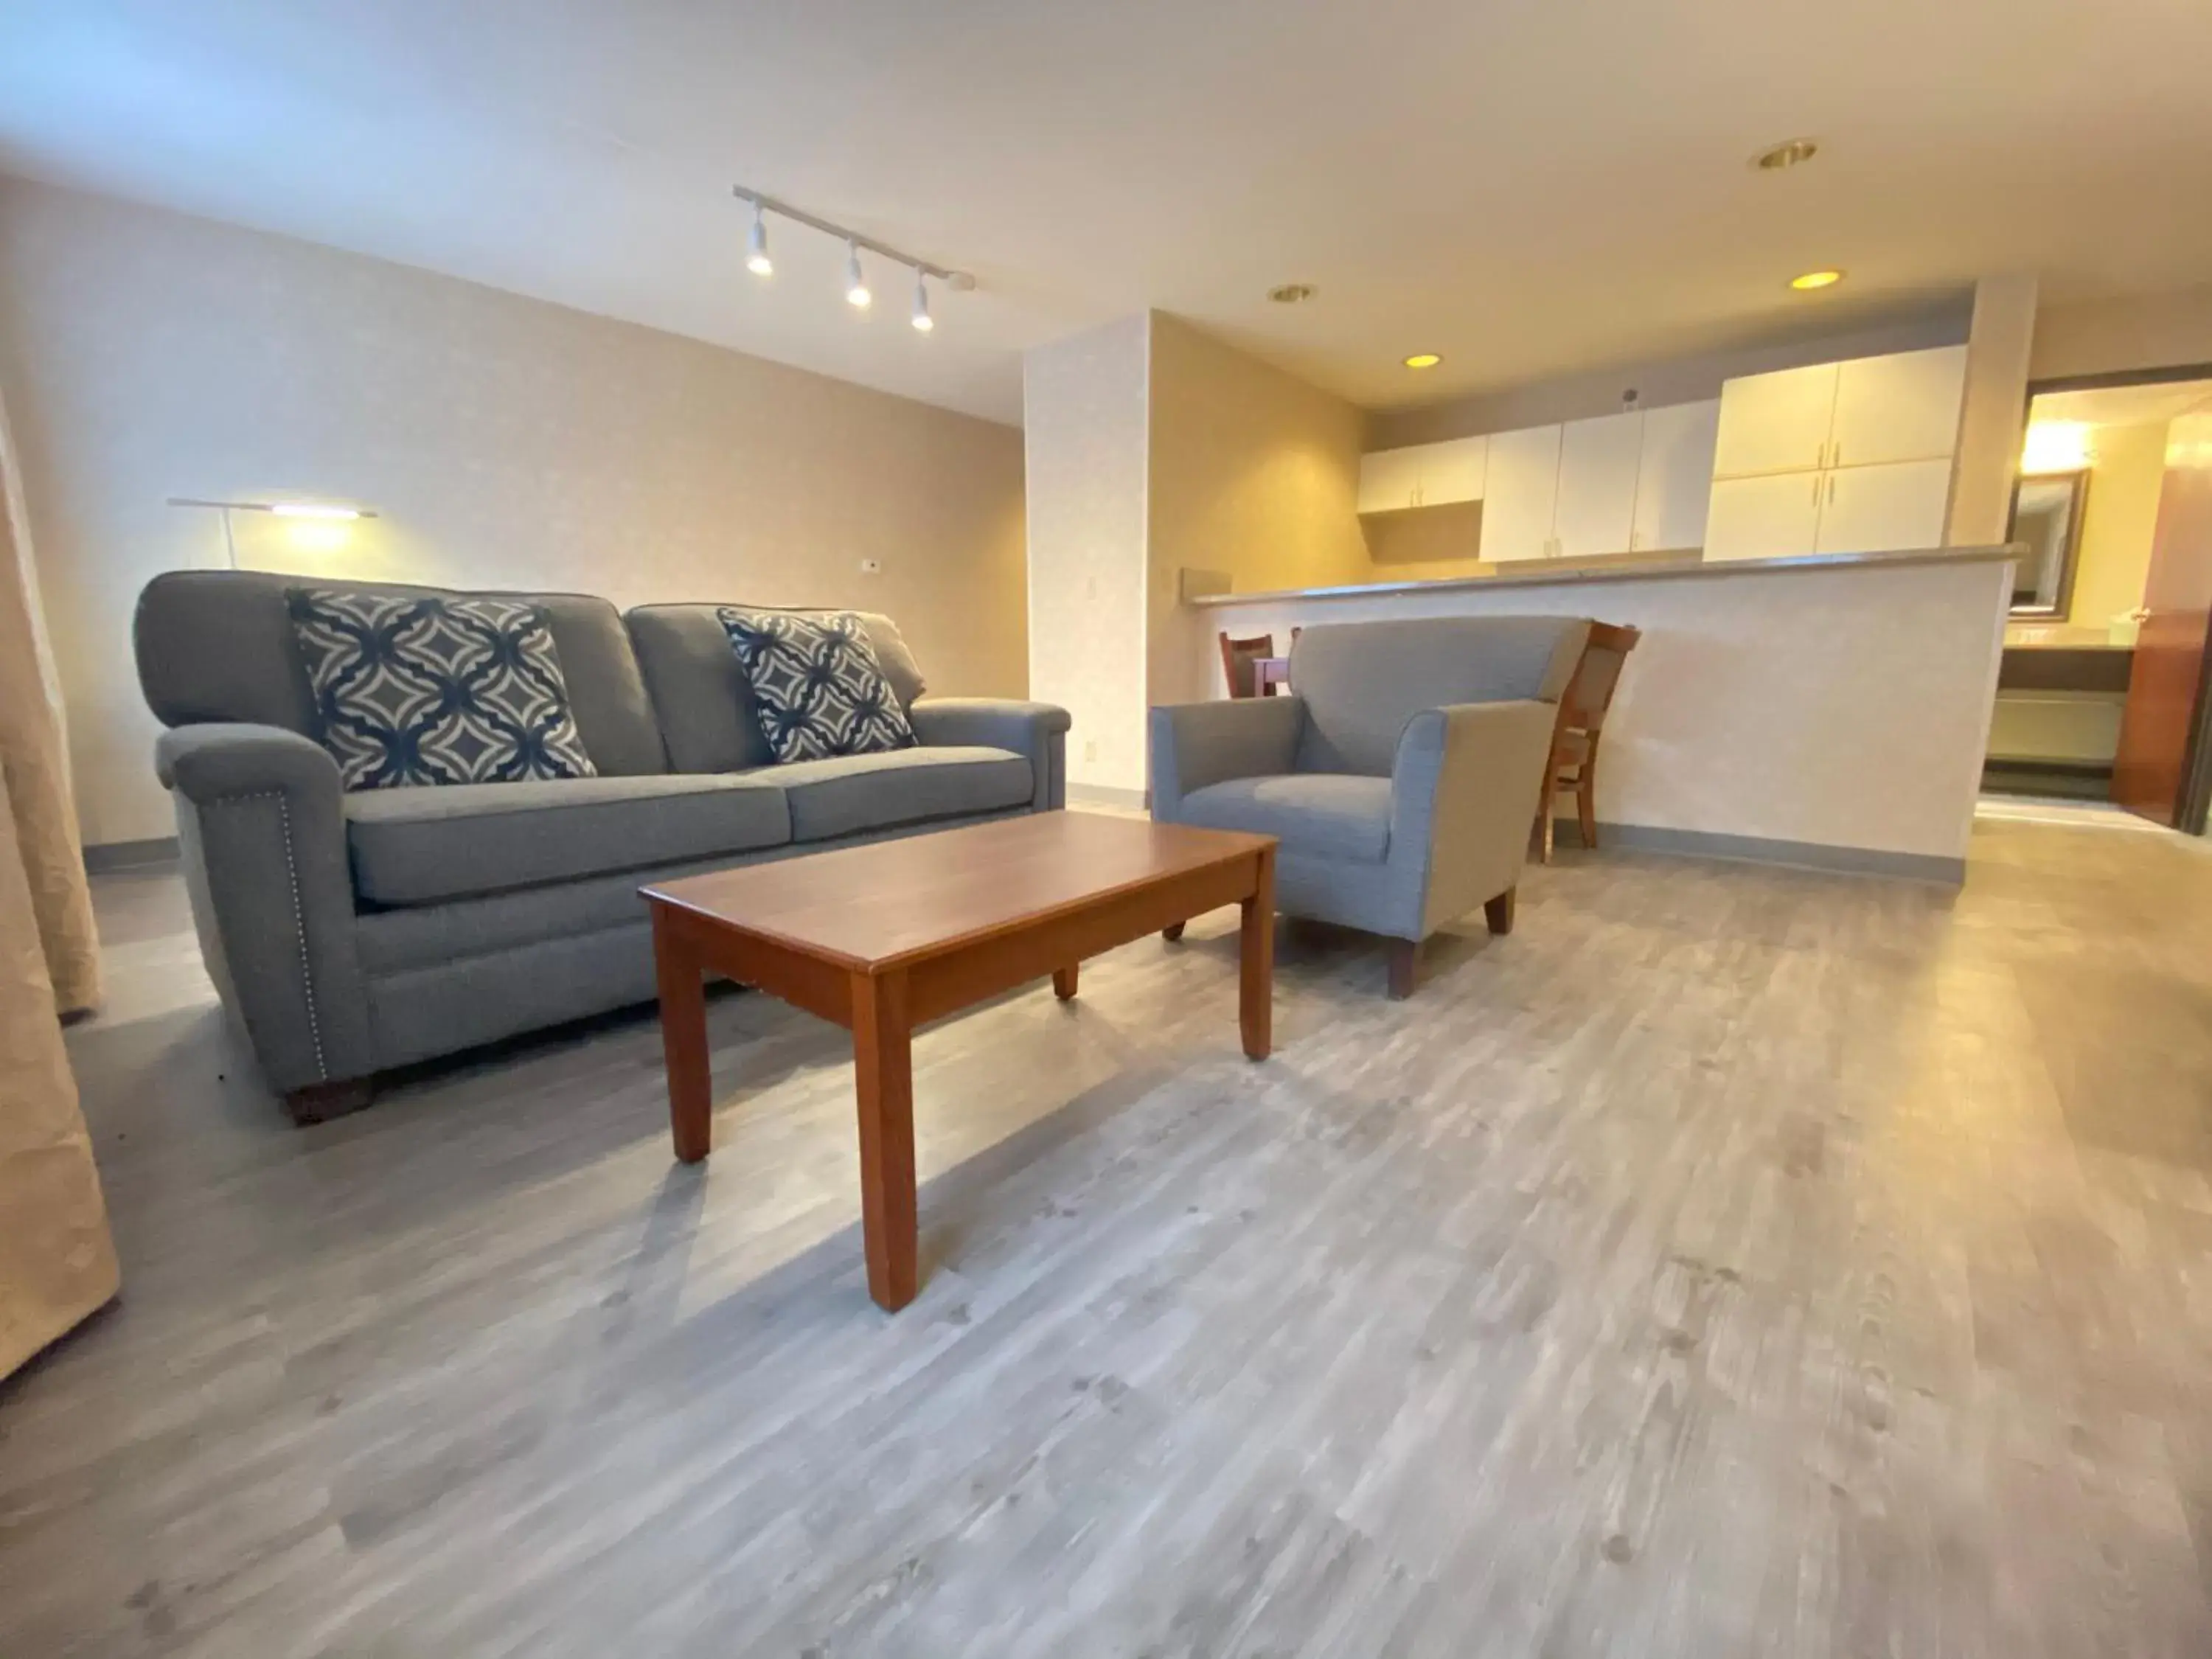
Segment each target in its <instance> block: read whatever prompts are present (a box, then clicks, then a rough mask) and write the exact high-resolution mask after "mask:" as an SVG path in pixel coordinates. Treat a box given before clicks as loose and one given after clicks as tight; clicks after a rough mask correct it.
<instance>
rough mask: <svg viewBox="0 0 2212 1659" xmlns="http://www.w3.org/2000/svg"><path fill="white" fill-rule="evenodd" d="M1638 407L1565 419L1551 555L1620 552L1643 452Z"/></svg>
mask: <svg viewBox="0 0 2212 1659" xmlns="http://www.w3.org/2000/svg"><path fill="white" fill-rule="evenodd" d="M1643 451H1644V414H1643V412H1642V411H1641V410H1631V411H1630V412H1629V413H1627V414H1625V415H1604V416H1599V417H1598V418H1597V419H1595V420H1590V421H1570V422H1567V424H1566V426H1565V428H1563V429H1562V430H1561V434H1560V439H1559V501H1558V506H1557V508H1556V511H1555V513H1554V515H1553V522H1552V556H1553V557H1554V558H1566V559H1572V558H1581V557H1584V556H1588V555H1589V554H1593V553H1625V552H1626V551H1627V550H1628V545H1629V544H1628V536H1629V531H1630V529H1631V528H1632V526H1633V525H1634V523H1635V519H1636V476H1637V469H1638V464H1639V462H1640V461H1641V459H1642V458H1643Z"/></svg>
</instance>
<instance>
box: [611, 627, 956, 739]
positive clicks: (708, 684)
mask: <svg viewBox="0 0 2212 1659" xmlns="http://www.w3.org/2000/svg"><path fill="white" fill-rule="evenodd" d="M720 608H721V607H720V606H719V605H640V606H639V607H638V608H637V609H635V610H634V611H629V612H628V613H627V614H626V615H624V617H623V623H624V625H625V626H626V627H628V629H629V635H630V638H631V640H632V641H634V642H635V646H636V647H637V659H638V665H639V666H640V667H641V669H642V671H643V672H644V676H645V684H647V686H648V687H650V688H651V690H652V696H653V708H655V709H656V710H657V711H658V712H659V718H660V728H661V730H662V732H665V734H666V737H667V741H668V761H669V765H670V767H671V769H673V770H675V771H678V772H735V771H738V770H741V769H744V768H745V767H748V766H766V765H768V764H769V763H770V762H771V761H773V760H774V759H775V753H774V752H773V751H772V750H770V749H769V744H768V738H767V737H766V736H765V735H764V734H763V732H762V731H761V726H760V720H759V718H758V716H757V715H756V714H754V712H753V694H752V688H751V686H750V684H747V683H746V680H745V673H744V669H742V668H740V667H739V666H738V659H737V654H736V653H734V652H733V651H732V650H731V648H730V636H729V635H728V634H727V633H726V632H725V631H724V629H723V627H722V623H721V620H720V617H717V616H716V615H715V612H716V611H718V610H720ZM742 608H744V609H746V610H751V611H760V610H773V609H776V608H778V607H775V606H763V605H748V606H744V607H742ZM799 614H801V615H820V614H823V613H820V612H801V613H799ZM852 614H853V615H854V616H856V617H859V618H860V622H861V623H862V625H863V626H864V627H865V628H866V630H867V635H868V641H869V643H870V644H872V645H873V646H874V647H875V650H876V660H877V661H878V662H879V663H881V664H882V665H883V670H884V678H886V679H888V680H890V683H891V690H894V691H896V693H897V694H898V700H899V703H900V705H901V706H902V708H908V709H911V708H912V707H913V705H914V700H915V698H916V697H919V696H921V694H922V691H923V690H924V686H923V683H922V678H921V667H920V666H919V665H917V664H916V663H915V659H914V653H913V652H911V651H909V650H908V648H907V644H906V641H905V640H904V639H902V637H900V635H899V631H898V627H897V624H896V623H893V622H892V621H891V619H890V617H884V616H878V615H877V614H876V613H874V612H873V611H854V612H853V613H852Z"/></svg>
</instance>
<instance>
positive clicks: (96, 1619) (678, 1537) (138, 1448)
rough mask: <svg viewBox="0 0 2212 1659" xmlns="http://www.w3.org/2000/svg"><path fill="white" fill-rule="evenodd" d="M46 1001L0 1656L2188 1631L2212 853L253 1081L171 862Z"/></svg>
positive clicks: (2211, 1080)
mask: <svg viewBox="0 0 2212 1659" xmlns="http://www.w3.org/2000/svg"><path fill="white" fill-rule="evenodd" d="M100 899H101V908H102V914H103V915H104V917H105V919H106V927H107V935H106V936H107V939H108V941H109V945H110V951H111V957H110V963H111V974H112V989H113V999H112V1007H111V1010H110V1012H108V1013H107V1014H106V1015H105V1016H103V1017H102V1018H100V1020H98V1021H97V1022H95V1023H93V1024H89V1025H87V1026H84V1027H82V1028H81V1029H79V1030H76V1032H75V1033H74V1034H73V1036H72V1046H73V1048H74V1051H75V1054H76V1060H77V1064H78V1066H79V1070H80V1074H81V1076H82V1081H83V1085H84V1092H85V1097H86V1110H87V1115H88V1119H89V1121H90V1122H91V1125H92V1127H93V1130H94V1138H95V1140H96V1142H97V1145H98V1147H99V1152H100V1161H101V1164H102V1168H103V1170H104V1173H105V1175H106V1181H107V1188H108V1194H109V1197H110V1200H111V1202H112V1206H113V1209H114V1211H115V1215H116V1226H117V1232H118V1237H119V1242H120V1245H121V1249H122V1253H123V1258H124V1262H125V1281H126V1289H125V1297H124V1300H123V1302H122V1304H120V1305H119V1306H118V1307H117V1308H115V1309H113V1310H110V1311H109V1312H108V1313H107V1314H106V1315H104V1316H101V1317H100V1319H99V1320H97V1321H96V1322H94V1324H93V1325H92V1326H90V1327H89V1328H87V1329H86V1330H84V1331H83V1332H82V1333H81V1334H79V1335H78V1336H77V1337H76V1338H75V1339H73V1340H70V1341H68V1342H66V1343H64V1345H63V1346H61V1347H60V1348H59V1349H58V1351H57V1352H54V1353H53V1354H52V1355H51V1356H50V1357H49V1358H47V1359H46V1360H45V1361H44V1362H42V1363H40V1364H38V1365H37V1366H35V1367H34V1368H33V1370H31V1371H30V1372H29V1373H28V1374H27V1375H26V1376H22V1377H21V1378H19V1379H17V1380H16V1381H15V1383H11V1384H9V1385H6V1386H4V1387H0V1654H4V1655H6V1656H7V1659H46V1656H50V1655H60V1654H74V1653H87V1654H103V1655H105V1654H140V1653H190V1654H195V1655H207V1656H225V1659H228V1656H263V1655H291V1654H301V1655H306V1654H323V1653H328V1654H346V1655H377V1656H399V1655H436V1656H444V1655H461V1654H466V1655H478V1654H516V1655H530V1656H565V1655H592V1656H602V1655H617V1654H620V1655H659V1654H700V1655H710V1654H711V1655H717V1656H756V1655H758V1656H767V1655H783V1654H809V1655H817V1656H825V1659H826V1656H848V1655H860V1654H869V1655H897V1656H934V1655H963V1656H986V1655H1052V1656H1086V1655H1093V1654H1097V1655H1109V1654H1113V1655H1130V1656H1136V1655H1149V1656H1169V1655H1208V1656H1211V1655H1227V1654H1275V1655H1287V1654H1310V1655H1331V1656H1334V1655H1354V1656H1356V1655H1377V1656H1380V1655H1405V1656H1413V1655H1437V1656H1452V1659H1461V1656H1474V1655H1493V1654H1495V1655H1508V1654H1514V1655H1517V1654H1545V1655H1567V1656H1583V1655H1638V1656H1642V1655H1682V1656H1699V1659H1711V1656H1731V1655H1753V1654H1758V1655H1769V1654H1775V1655H1783V1654H1789V1655H1808V1656H1810V1655H1838V1656H1841V1655H1864V1654H1891V1655H1900V1656H1932V1655H1990V1656H2003V1659H2015V1656H2019V1659H2026V1656H2036V1655H2075V1654H2081V1655H2088V1654H2130V1655H2136V1654H2141V1655H2175V1656H2181V1655H2198V1656H2201V1655H2204V1654H2207V1653H2212V1612H2208V1605H2207V1583H2208V1574H2207V1562H2208V1559H2212V1532H2208V1528H2212V1254H2208V1252H2212V1186H2208V1180H2207V1172H2208V1170H2212V857H2208V856H2207V855H2206V854H2205V853H2204V852H2203V850H2202V849H2200V848H2196V847H2193V846H2191V845H2187V844H2185V843H2183V842H2180V841H2179V840H2178V839H2176V838H2172V837H2168V836H2144V835H2136V834H2114V833H2110V832H2105V831H2099V830H2096V829H2071V828H2065V827H2058V826H2052V825H2048V824H2038V823H2017V822H2001V821H2000V822H1986V823H1983V824H1982V825H1980V826H1979V827H1978V829H1977V831H1976V836H1975V843H1974V855H1973V860H1972V876H1971V878H1970V880H1969V883H1968V884H1967V887H1966V890H1965V892H1964V893H1963V895H1960V896H1957V897H1956V898H1955V899H1954V897H1952V896H1949V895H1947V894H1944V893H1942V892H1939V891H1936V890H1930V889H1926V888H1921V887H1916V886H1911V885H1906V884H1892V883H1886V882H1881V881H1873V880H1857V879H1849V878H1833V877H1822V876H1817V875H1811V874H1797V873H1790V872H1776V871H1771V870H1762V869H1759V868H1753V867H1750V866H1723V865H1717V864H1700V863H1696V862H1691V861H1687V860H1662V859H1657V858H1632V857H1626V856H1622V857H1614V856H1602V857H1596V858H1585V857H1583V856H1581V855H1578V854H1574V853H1572V852H1569V853H1567V854H1565V856H1564V858H1563V861H1562V862H1561V863H1560V864H1559V865H1558V866H1555V867H1553V868H1552V869H1550V870H1547V871H1541V872H1532V873H1531V875H1530V877H1529V879H1528V884H1527V885H1526V886H1525V888H1524V889H1523V892H1522V908H1521V920H1520V926H1519V929H1518V931H1517V932H1516V933H1515V934H1514V935H1513V936H1512V937H1511V938H1510V939H1503V940H1490V939H1485V938H1483V937H1482V936H1481V933H1480V921H1479V920H1478V921H1477V922H1476V923H1474V925H1473V926H1472V927H1468V928H1467V929H1465V930H1464V932H1463V933H1462V937H1461V938H1459V939H1456V940H1455V941H1453V942H1452V943H1451V944H1450V945H1449V947H1448V948H1447V949H1446V950H1445V951H1443V953H1442V958H1441V961H1440V962H1439V963H1438V965H1437V970H1436V973H1435V976H1434V978H1433V979H1432V980H1431V982H1430V983H1429V984H1428V985H1427V986H1426V987H1425V988H1424V989H1423V991H1422V992H1421V994H1419V997H1417V998H1416V999H1415V1000H1413V1001H1411V1002H1407V1003H1391V1002H1389V1001H1386V1000H1383V997H1382V995H1381V994H1380V993H1381V983H1382V963H1381V960H1380V957H1379V955H1377V954H1376V952H1374V951H1371V950H1366V949H1363V948H1361V947H1360V945H1358V942H1357V941H1355V940H1352V939H1349V938H1348V937H1346V936H1342V935H1319V934H1314V933H1299V932H1292V933H1288V934H1287V935H1286V936H1285V940H1284V945H1283V949H1282V957H1281V965H1280V969H1279V980H1278V987H1279V1000H1278V1012H1277V1032H1278V1045H1279V1046H1278V1048H1277V1052H1276V1057H1275V1058H1274V1059H1273V1060H1272V1061H1270V1062H1268V1063H1267V1064H1265V1065H1261V1066H1252V1065H1249V1064H1248V1063H1246V1062H1245V1061H1244V1060H1243V1059H1242V1058H1241V1057H1240V1056H1239V1054H1238V1052H1237V1022H1236V1017H1235V985H1234V976H1235V968H1234V948H1233V946H1234V941H1233V915H1231V914H1227V913H1225V914H1224V915H1220V916H1218V917H1215V918H1212V919H1210V920H1208V921H1205V922H1201V923H1200V924H1197V925H1194V927H1193V929H1192V932H1191V935H1190V938H1189V939H1188V941H1187V942H1186V943H1185V944H1184V945H1182V946H1181V947H1180V948H1170V947H1167V946H1164V945H1161V944H1160V943H1159V942H1158V941H1157V940H1147V941H1145V942H1142V943H1139V944H1138V945H1133V946H1131V947H1129V948H1127V949H1125V950H1122V951H1117V952H1115V953H1114V954H1113V955H1111V956H1109V957H1103V958H1101V959H1099V960H1098V961H1097V963H1093V964H1092V965H1091V966H1090V967H1088V968H1087V969H1085V974H1084V978H1083V993H1084V994H1083V996H1082V998H1081V1000H1079V1002H1077V1003H1076V1004H1074V1005H1072V1006H1066V1007H1062V1006H1058V1005H1056V1004H1055V1003H1054V1000H1053V998H1052V995H1051V993H1050V991H1049V989H1048V988H1045V987H1039V988H1037V989H1036V990H1033V991H1030V992H1029V993H1027V994H1023V995H1021V996H1018V997H1016V998H1012V999H1010V1000H1006V1001H1005V1002H1002V1003H1000V1004H998V1005H996V1006H992V1007H989V1008H987V1009H984V1010H982V1011H981V1012H976V1013H974V1014H971V1015H969V1016H967V1017H964V1018H959V1019H956V1020H953V1021H951V1022H949V1023H947V1024H943V1025H940V1026H939V1027H937V1028H934V1029H933V1030H931V1031H929V1032H928V1033H927V1034H926V1035H924V1036H922V1037H921V1039H920V1041H919V1042H918V1043H917V1045H916V1050H915V1057H916V1065H917V1067H918V1075H917V1097H918V1103H919V1104H918V1115H919V1119H920V1122H921V1130H922V1134H923V1141H922V1146H921V1162H922V1168H923V1174H924V1177H925V1180H926V1182H927V1185H926V1187H925V1188H924V1191H923V1194H922V1216H923V1229H924V1237H923V1250H924V1257H925V1261H926V1263H927V1264H928V1266H927V1272H928V1278H927V1285H926V1287H925V1289H924V1291H923V1293H922V1297H921V1300H920V1301H919V1302H917V1303H916V1304H915V1305H914V1306H913V1307H912V1308H910V1309H909V1310H907V1311H906V1312H905V1313H904V1314H902V1315H900V1316H896V1317H888V1316H884V1315H883V1314H882V1313H880V1312H878V1310H876V1309H875V1308H874V1307H873V1306H872V1304H870V1303H869V1302H868V1301H867V1299H866V1294H865V1292H864V1290H863V1286H862V1276H861V1267H860V1249H859V1239H858V1234H857V1225H856V1216H857V1200H856V1196H855V1192H854V1164H855V1152H854V1133H853V1128H852V1123H851V1105H850V1093H849V1091H850V1088H851V1073H850V1070H849V1067H848V1066H847V1065H846V1063H845V1061H844V1059H843V1052H842V1047H841V1036H840V1034H839V1033H836V1032H835V1031H833V1030H829V1028H827V1027H824V1026H823V1025H820V1024H817V1023H815V1022H813V1021H812V1020H811V1019H809V1018H806V1017H805V1016H803V1015H800V1014H798V1013H796V1012H792V1011H790V1010H788V1009H786V1008H783V1007H781V1006H777V1005H775V1004H774V1003H771V1002H769V1001H767V1000H763V999H762V998H759V997H756V996H743V995H740V996H730V997H726V998H724V999H721V1000H718V1001H717V1002H716V1003H715V1005H714V1011H713V1016H712V1018H713V1026H714V1034H715V1038H716V1044H717V1047H716V1060H717V1067H718V1070H717V1083H718V1088H719V1091H720V1101H721V1110H720V1114H719V1116H718V1119H717V1123H716V1133H717V1136H718V1143H717V1150H716V1152H715V1154H714V1158H713V1160H712V1161H711V1163H710V1164H708V1165H707V1166H706V1167H705V1168H704V1169H703V1170H686V1169H682V1168H679V1167H678V1166H676V1165H674V1164H671V1160H670V1156H669V1152H668V1146H667V1140H666V1133H665V1120H664V1117H663V1112H662V1102H661V1094H660V1074H659V1054H658V1048H657V1039H656V1034H655V1031H654V1028H653V1025H652V1024H651V1023H650V1022H649V1020H641V1019H629V1020H627V1021H618V1022H614V1023H611V1024H603V1025H601V1026H600V1027H599V1028H598V1029H597V1030H593V1031H591V1032H588V1033H585V1034H580V1035H577V1034H572V1035H570V1036H567V1037H565V1038H561V1039H556V1040H552V1041H548V1042H538V1043H535V1044H533V1045H529V1046H526V1047H523V1048H519V1049H518V1050H516V1051H515V1052H513V1053H510V1054H506V1055H504V1056H502V1057H500V1058H497V1059H495V1060H489V1061H486V1062H484V1063H482V1064H477V1065H472V1066H467V1067H465V1068H463V1069H459V1070H452V1071H447V1072H445V1073H440V1074H438V1075H435V1076H433V1077H428V1078H424V1079H418V1080H416V1081H414V1082H411V1083H410V1084H409V1085H406V1086H404V1087H403V1088H401V1089H399V1090H398V1091H395V1092H393V1093H392V1094H390V1095H389V1096H387V1097H386V1099H385V1100H383V1101H382V1102H381V1103H380V1104H379V1105H378V1106H377V1107H376V1108H374V1109H373V1110H371V1111H370V1112H368V1113H367V1114H364V1115H361V1116H358V1117H355V1118H351V1119H348V1120H345V1121H341V1122H338V1123H335V1124H331V1125H329V1126H326V1127H322V1128H320V1129H316V1130H312V1131H297V1130H294V1129H292V1128H290V1127H287V1126H286V1125H285V1124H284V1122H283V1121H282V1120H281V1118H280V1117H279V1115H277V1113H276V1109H274V1108H273V1107H272V1106H271V1105H270V1104H269V1103H267V1102H266V1101H265V1100H264V1098H263V1097H261V1096H260V1095H259V1093H258V1091H257V1090H256V1088H255V1087H254V1085H252V1083H251V1082H250V1081H248V1080H247V1079H246V1074H245V1073H243V1071H242V1070H241V1067H240V1062H239V1060H238V1057H237V1055H236V1054H234V1051H233V1050H232V1049H231V1048H229V1047H228V1044H227V1042H226V1041H225V1039H224V1038H223V1037H222V1034H221V1031H220V1028H219V1026H218V1023H217V1019H216V1014H215V1012H214V1011H213V1009H212V1008H211V1006H210V998H209V994H208V991H207V987H206V984H205V982H204V979H203V978H202V977H201V976H200V975H199V971H198V967H197V960H196V957H195V956H194V953H193V946H192V944H191V938H190V935H189V933H188V931H187V929H186V922H185V915H184V912H183V908H182V902H181V896H180V894H179V890H178V887H177V884H176V883H175V882H174V880H173V878H169V877H166V876H150V877H149V876H134V877H114V878H106V879H105V880H104V881H103V883H102V884H101V893H100Z"/></svg>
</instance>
